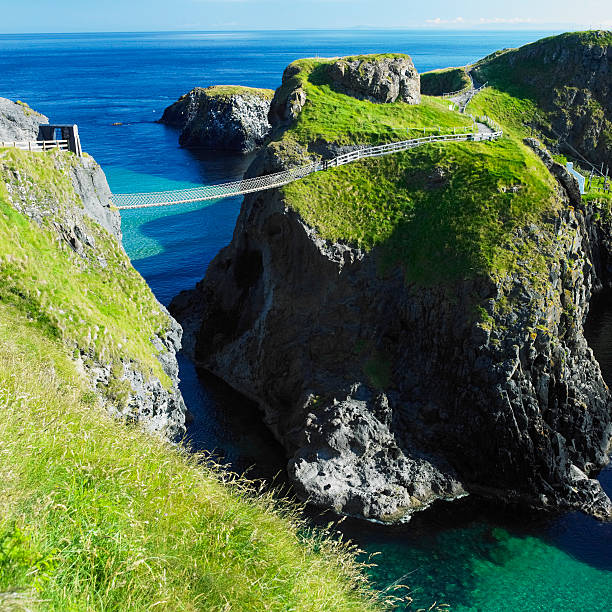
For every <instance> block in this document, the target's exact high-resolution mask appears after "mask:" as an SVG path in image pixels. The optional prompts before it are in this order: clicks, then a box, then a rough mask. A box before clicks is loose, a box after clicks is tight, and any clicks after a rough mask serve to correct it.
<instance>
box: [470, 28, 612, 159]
mask: <svg viewBox="0 0 612 612" xmlns="http://www.w3.org/2000/svg"><path fill="white" fill-rule="evenodd" d="M610 45H612V32H607V31H603V30H593V31H587V32H571V33H566V34H561V35H560V36H552V37H549V38H544V39H542V40H539V41H537V42H534V43H531V44H529V45H525V46H524V47H521V48H520V49H510V50H506V51H505V52H503V53H498V54H493V55H491V56H489V57H487V58H485V59H484V60H481V61H480V62H478V63H477V64H476V65H475V69H474V70H475V74H476V75H477V76H478V78H479V79H480V80H482V81H488V82H489V84H490V85H492V86H493V88H494V89H495V90H496V91H497V92H499V93H500V94H503V95H504V96H505V98H501V97H498V102H497V103H498V108H497V110H498V111H500V112H501V113H502V114H506V115H508V114H511V115H512V119H511V121H510V123H512V124H514V126H518V125H521V124H522V125H523V126H524V127H525V128H527V127H528V128H529V130H532V129H533V130H535V131H536V132H538V133H539V137H540V138H541V139H542V140H543V141H544V142H545V143H546V144H548V145H549V146H551V145H553V144H558V141H559V135H558V134H557V133H556V132H555V131H554V130H553V129H552V125H551V124H552V123H553V119H554V120H555V123H557V124H562V125H564V126H565V130H564V131H568V132H570V133H571V132H572V131H573V130H574V128H576V130H578V131H577V133H576V134H574V137H575V138H576V140H577V141H580V134H579V132H580V127H579V124H580V123H585V122H586V123H590V124H592V125H593V126H598V131H599V130H600V131H601V137H600V139H601V140H603V147H604V149H605V150H607V151H611V150H612V121H610V119H609V117H607V116H606V111H605V109H604V106H603V105H602V103H603V101H604V98H603V97H602V96H604V95H605V94H602V93H601V91H599V93H598V91H597V90H598V86H597V85H598V84H597V83H595V86H594V87H591V85H589V84H588V83H587V82H586V80H585V79H586V78H587V73H588V69H585V66H584V61H583V54H584V50H585V49H586V48H590V47H594V46H597V47H600V48H601V50H602V52H603V51H604V50H605V49H606V48H607V47H609V46H610ZM560 54H563V57H564V60H563V61H558V60H557V59H556V58H558V57H559V56H560ZM585 70H586V71H587V72H586V73H585ZM599 89H600V90H601V88H599ZM604 91H605V90H604ZM490 95H491V94H490ZM510 98H512V99H514V100H510ZM512 105H513V106H514V108H509V106H512ZM500 107H501V108H500ZM504 107H505V108H504ZM568 109H571V112H568ZM521 112H524V115H521ZM575 117H581V121H580V122H577V123H578V125H577V126H574V121H575V120H574V118H575ZM570 140H571V138H570ZM583 154H584V151H583Z"/></svg>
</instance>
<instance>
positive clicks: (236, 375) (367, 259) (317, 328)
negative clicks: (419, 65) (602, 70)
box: [171, 60, 612, 522]
mask: <svg viewBox="0 0 612 612" xmlns="http://www.w3.org/2000/svg"><path fill="white" fill-rule="evenodd" d="M335 61H336V60H302V61H300V62H296V63H295V64H292V65H291V66H290V67H289V68H288V69H287V70H286V71H285V75H284V77H283V85H282V86H281V88H279V90H278V91H277V92H276V95H275V99H274V102H273V104H272V110H271V113H270V117H271V119H272V121H273V127H274V132H273V134H274V140H273V142H271V143H270V144H269V145H268V146H267V147H266V149H265V150H263V151H262V152H261V153H260V154H259V156H258V158H257V159H256V160H255V162H254V163H253V166H252V167H251V170H250V173H251V174H263V173H266V172H270V171H273V170H276V169H281V168H283V167H290V166H292V165H298V164H302V163H306V162H307V161H313V160H316V159H320V158H321V156H325V155H329V153H330V152H334V151H339V150H342V149H343V148H344V149H346V148H351V147H356V146H360V145H363V144H365V143H368V144H369V143H376V142H384V141H386V140H389V139H391V138H390V136H391V135H392V134H393V132H392V130H390V129H389V128H390V127H397V128H402V126H403V125H409V126H415V125H417V126H419V125H420V126H424V127H426V126H428V125H429V123H428V121H432V122H433V124H434V125H441V126H445V125H449V126H451V125H453V123H452V121H455V122H457V121H460V120H461V116H460V115H457V114H451V115H448V114H447V113H448V112H449V111H448V106H446V107H445V105H444V103H443V102H442V101H438V100H435V99H432V98H428V97H426V96H423V98H422V100H421V103H420V104H416V105H411V104H406V103H404V102H402V101H395V102H392V103H386V104H385V103H382V104H381V103H377V102H373V101H372V100H370V99H367V98H366V99H364V97H363V96H359V97H355V96H350V95H347V94H346V93H342V92H340V91H337V90H336V89H335V88H334V87H333V83H331V82H330V79H331V75H330V68H329V66H330V64H332V63H333V62H335ZM499 95H505V94H499ZM487 96H493V97H477V100H475V103H478V104H480V105H481V108H483V110H485V111H486V112H488V114H489V115H490V116H492V117H493V118H494V119H496V120H497V121H499V122H500V123H501V124H502V125H503V126H504V129H505V131H506V136H505V137H504V138H503V139H501V140H500V141H497V142H491V143H452V144H439V145H428V146H426V147H420V148H418V149H415V150H413V151H410V152H405V153H398V154H394V155H392V156H387V157H383V158H379V159H371V160H363V161H359V162H356V163H353V164H350V165H347V166H343V167H340V168H334V169H332V170H328V171H326V172H320V173H316V174H314V175H311V176H309V177H307V178H305V179H302V180H300V181H297V182H295V183H292V184H290V185H288V186H286V187H284V188H282V189H279V190H274V191H269V192H265V193H260V194H254V195H250V196H247V197H246V198H245V201H244V204H243V206H242V209H241V213H240V216H239V219H238V222H237V225H236V229H235V232H234V236H233V239H232V242H231V244H230V245H229V246H228V247H226V248H225V249H223V250H222V251H221V252H220V253H219V255H218V256H217V257H216V258H215V260H214V261H213V262H212V263H211V265H210V266H209V268H208V271H207V273H206V277H205V278H204V280H203V281H202V282H200V283H199V284H198V286H197V287H196V289H195V290H193V291H191V292H186V293H183V294H181V295H179V296H178V297H177V298H176V299H175V300H174V301H173V303H172V305H171V311H172V312H173V313H174V314H175V316H177V318H178V319H179V320H180V321H181V322H183V324H184V326H185V330H186V336H187V337H186V347H187V349H188V350H190V351H191V352H192V354H193V355H194V356H195V358H196V360H197V361H198V363H200V364H201V365H202V366H204V367H205V368H207V369H209V370H210V371H212V372H213V373H215V374H217V375H218V376H220V377H222V378H223V379H224V380H226V381H227V382H229V383H230V384H231V385H232V386H233V387H235V388H236V389H238V390H239V391H241V392H243V393H245V394H246V395H248V396H249V397H251V398H253V399H255V400H256V401H257V402H258V403H259V405H260V407H261V408H262V410H263V412H264V416H265V420H266V422H267V423H268V425H269V426H270V427H271V429H272V431H273V432H274V433H275V434H276V436H277V437H278V439H279V440H280V441H281V442H282V443H283V445H284V446H285V448H286V450H287V454H288V457H289V464H288V471H289V474H290V476H291V478H292V479H293V481H294V483H295V485H296V489H297V491H298V492H299V493H300V495H301V496H302V497H303V498H304V499H308V500H310V501H312V502H313V503H315V504H317V505H320V506H323V507H329V508H333V509H335V510H336V511H338V512H343V513H347V514H351V515H356V516H360V517H364V518H367V519H370V520H376V521H385V522H398V521H399V522H401V521H406V520H409V518H410V515H411V514H412V513H414V512H416V511H419V510H423V509H424V508H427V507H428V506H429V505H430V504H432V503H433V502H434V501H436V500H439V499H445V500H452V499H457V498H459V497H462V496H464V495H466V494H478V495H482V496H488V497H493V498H496V499H501V500H504V501H507V502H509V503H518V504H523V505H527V506H530V507H535V508H542V509H549V510H551V509H553V510H554V509H567V508H574V509H581V510H583V511H585V512H587V513H590V514H592V515H593V516H597V517H599V518H602V519H610V518H611V516H612V504H611V503H610V500H609V499H608V497H607V496H606V495H605V493H604V492H603V490H602V489H601V486H600V485H599V483H598V482H597V480H595V479H594V476H595V475H596V474H597V472H598V470H599V469H601V468H602V467H603V466H604V465H605V464H606V462H607V460H608V456H607V453H608V451H609V449H610V441H611V437H612V413H611V403H610V393H609V390H608V387H607V386H606V384H605V382H604V381H603V379H602V377H601V373H600V369H599V366H598V364H597V362H596V361H595V359H594V357H593V354H592V352H591V350H590V349H589V347H588V345H587V343H586V341H585V339H584V336H583V333H582V326H583V323H584V320H585V317H586V314H587V312H588V304H589V299H590V297H591V295H592V294H593V292H594V291H596V290H598V289H599V288H601V287H602V286H604V285H610V283H611V281H612V277H611V276H610V271H611V268H610V261H612V260H611V259H610V251H609V235H610V224H609V218H610V217H609V215H608V214H607V213H606V214H603V213H602V209H601V208H600V207H601V206H604V207H605V203H603V204H602V203H601V202H583V201H582V200H581V198H580V194H579V193H578V190H577V186H576V184H575V182H573V179H572V178H571V176H568V175H567V173H566V172H565V171H564V169H563V167H561V166H560V165H559V164H556V162H554V161H553V159H552V158H551V157H550V155H549V154H548V153H547V152H546V150H545V148H544V147H543V145H541V144H540V143H539V142H537V141H525V142H524V141H523V139H524V138H525V136H527V135H528V131H527V130H526V129H523V130H522V131H521V130H519V128H518V127H517V126H516V125H515V124H512V125H509V126H507V125H505V124H504V121H505V119H507V117H505V116H504V115H503V114H501V113H499V112H497V111H498V109H499V104H498V103H499V98H498V97H495V92H493V93H491V92H488V93H487ZM503 99H505V98H503ZM360 117H368V119H369V120H368V121H367V122H365V121H364V122H363V123H362V122H361V121H360ZM404 122H405V123H404ZM455 125H457V124H456V123H455ZM404 133H405V132H404ZM395 139H398V138H397V134H395Z"/></svg>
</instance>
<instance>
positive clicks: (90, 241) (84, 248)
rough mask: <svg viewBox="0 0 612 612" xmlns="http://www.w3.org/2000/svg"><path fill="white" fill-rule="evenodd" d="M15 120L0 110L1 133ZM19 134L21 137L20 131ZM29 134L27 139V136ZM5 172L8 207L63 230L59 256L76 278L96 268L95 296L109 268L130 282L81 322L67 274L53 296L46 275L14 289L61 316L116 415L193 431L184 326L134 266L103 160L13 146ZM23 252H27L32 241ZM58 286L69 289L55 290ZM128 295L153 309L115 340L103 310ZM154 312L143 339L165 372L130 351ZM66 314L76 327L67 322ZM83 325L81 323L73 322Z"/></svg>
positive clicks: (167, 431) (84, 312)
mask: <svg viewBox="0 0 612 612" xmlns="http://www.w3.org/2000/svg"><path fill="white" fill-rule="evenodd" d="M13 123H14V122H13V120H12V119H6V118H5V117H0V130H1V129H5V130H7V129H11V130H13V127H12V125H13ZM7 124H8V127H7ZM3 126H4V128H3ZM11 134H12V135H13V136H16V135H17V133H16V132H15V131H14V130H13V131H12V132H11ZM21 135H22V136H25V133H22V134H21ZM41 164H43V165H44V167H45V172H46V174H44V175H43V176H45V177H46V179H47V181H46V182H45V181H43V180H42V179H41V178H40V176H39V174H38V173H37V172H38V171H37V169H38V168H39V167H40V165H41ZM0 179H1V180H2V183H3V188H4V190H5V193H6V197H5V201H6V204H7V205H8V206H10V207H12V208H13V209H14V210H15V211H17V213H19V214H20V215H22V216H23V218H25V219H27V220H28V221H29V222H30V223H31V224H33V225H34V226H37V227H38V228H41V229H42V230H43V231H45V232H49V233H50V234H51V235H52V236H53V237H54V238H53V239H54V243H55V245H56V249H57V252H58V257H60V258H62V259H61V261H62V262H65V259H64V258H66V257H67V258H68V259H69V261H70V262H71V263H70V269H71V270H73V271H74V273H75V275H78V274H82V273H84V272H85V273H86V274H88V275H89V276H88V278H90V279H91V281H92V282H91V287H87V289H86V291H87V292H90V291H91V292H92V293H93V294H94V295H95V291H96V290H95V285H94V283H100V284H102V285H104V284H107V283H109V282H110V279H109V275H112V277H113V282H119V283H120V285H121V287H122V288H123V293H121V294H120V295H117V296H116V300H115V302H116V303H115V304H113V305H107V304H98V303H97V301H96V300H98V299H101V298H98V297H96V298H94V300H93V301H90V302H87V304H88V305H87V306H85V307H84V308H83V309H80V310H79V311H78V312H79V313H80V314H79V315H78V316H79V317H82V320H80V321H77V320H75V315H74V314H69V313H68V312H66V305H65V302H62V301H60V300H62V299H64V296H65V295H69V294H70V292H71V291H73V289H72V287H71V279H70V278H66V279H64V280H63V281H62V282H65V283H67V285H66V287H64V286H63V285H62V286H61V287H59V288H57V289H51V290H50V292H49V293H47V286H49V285H51V283H52V282H53V281H49V280H44V281H43V285H40V286H29V285H28V286H27V287H26V286H24V287H22V288H19V290H17V289H15V290H14V291H17V293H18V294H19V295H20V296H21V298H20V299H23V300H25V302H26V303H27V304H28V308H30V309H33V312H35V313H36V316H41V317H43V318H44V320H46V321H53V323H52V325H54V326H55V328H57V329H58V330H64V331H58V332H57V333H58V334H59V335H61V336H63V339H64V341H65V343H66V344H68V345H69V346H70V348H71V350H72V351H73V355H74V358H75V359H77V360H78V362H79V363H80V365H81V367H82V370H83V371H84V372H85V374H86V375H87V377H88V379H89V380H90V382H91V385H92V389H93V390H94V391H95V392H96V395H97V396H98V397H99V398H100V399H101V401H103V403H104V404H105V405H106V407H107V409H108V410H109V412H111V413H112V414H116V415H119V416H122V417H124V418H126V419H128V420H131V421H138V422H139V423H140V424H141V426H142V427H143V428H144V429H146V430H149V431H151V432H157V433H159V434H161V435H164V436H166V437H167V438H169V439H175V438H177V437H179V436H181V435H182V434H183V433H184V431H185V419H186V414H187V410H186V407H185V403H184V401H183V397H182V395H181V392H180V390H179V387H178V383H179V378H178V364H177V361H176V353H177V352H178V351H179V349H180V346H181V335H182V328H181V327H180V325H179V324H178V323H177V322H176V321H175V320H174V319H173V318H172V317H171V316H170V315H169V314H168V312H167V311H166V309H165V308H164V307H163V306H162V305H161V304H160V303H159V302H157V300H155V298H154V297H153V295H152V294H151V293H150V290H149V289H148V288H147V287H146V285H145V283H144V281H143V280H142V279H141V278H140V277H139V276H138V274H137V273H136V272H135V270H133V269H132V267H131V264H130V262H129V259H128V257H127V255H126V254H125V252H124V250H123V246H122V244H121V218H120V215H119V211H118V210H117V209H116V208H113V207H112V203H111V192H110V189H109V187H108V183H107V181H106V177H105V175H104V172H103V171H102V169H101V167H100V166H99V165H98V164H97V163H96V162H95V161H94V159H93V158H91V157H90V156H88V155H84V156H83V157H82V158H78V157H76V156H74V155H72V154H70V153H68V152H59V151H55V152H49V153H28V152H25V151H16V150H14V149H10V148H9V149H5V150H4V152H3V153H0ZM20 240H22V241H25V240H26V238H23V237H22V238H21V239H20ZM23 251H24V253H27V252H28V251H27V245H26V246H24V249H23ZM10 257H11V256H10V255H5V256H4V258H3V259H2V261H0V275H2V278H3V283H4V285H3V286H4V287H5V288H6V287H10V284H11V274H10V271H7V270H8V268H5V267H4V266H5V265H6V266H9V267H10V262H11V259H10ZM52 258H53V255H49V254H46V255H45V259H44V260H41V262H40V265H39V266H38V267H39V269H40V272H41V275H42V277H43V278H45V279H46V278H47V277H45V274H46V275H48V277H50V278H53V274H54V271H46V270H47V266H54V265H58V266H59V265H60V264H57V263H54V261H55V260H53V259H52ZM49 259H51V260H49ZM63 265H65V264H63ZM7 274H8V277H7V276H6V275H7ZM118 277H122V278H118ZM58 282H59V281H58ZM32 283H34V280H32ZM56 293H57V294H60V296H58V297H56ZM2 299H4V296H3V297H2ZM73 299H74V300H75V301H76V302H78V303H80V302H81V301H82V300H83V299H84V298H83V296H81V295H76V296H74V298H73ZM85 299H86V298H85ZM121 300H126V301H129V302H132V303H133V302H134V301H136V300H142V302H141V304H142V306H141V308H142V307H146V308H147V310H146V311H142V310H141V311H140V318H141V319H142V320H141V321H134V322H133V325H134V327H133V328H130V329H129V330H128V329H126V330H124V331H123V332H122V333H123V334H125V337H121V338H119V339H113V340H111V339H110V334H109V330H108V329H107V328H105V327H104V324H103V323H101V322H100V320H99V316H97V315H96V312H98V311H96V310H95V308H98V307H99V308H101V309H107V308H111V309H112V308H115V307H117V308H119V309H120V308H121V306H120V304H121ZM32 304H36V306H33V305H32ZM118 304H119V306H117V305H118ZM75 312H76V311H75ZM147 317H155V320H156V321H159V325H157V324H156V325H155V329H156V331H155V332H154V333H153V334H152V335H151V336H150V337H146V338H144V339H143V340H144V341H143V342H142V345H145V346H147V343H149V345H148V347H147V350H148V352H149V353H150V354H151V355H154V356H152V357H151V360H154V359H156V360H157V361H158V364H159V371H160V374H157V375H156V374H155V373H154V372H153V371H152V370H151V369H150V366H144V365H143V363H142V362H141V360H140V359H139V356H138V355H135V354H130V353H129V351H128V352H126V350H125V349H123V345H125V344H126V343H127V342H128V340H127V338H128V336H129V335H130V334H143V333H147V332H146V331H145V330H146V329H147V326H146V325H143V321H144V319H145V318H147ZM66 319H69V320H70V322H71V325H69V326H66ZM77 322H78V325H72V323H77ZM65 328H67V329H65ZM97 337H103V338H104V341H103V342H102V348H99V346H98V347H97V348H94V346H95V345H96V339H97ZM142 345H141V346H142ZM162 378H163V379H164V380H162Z"/></svg>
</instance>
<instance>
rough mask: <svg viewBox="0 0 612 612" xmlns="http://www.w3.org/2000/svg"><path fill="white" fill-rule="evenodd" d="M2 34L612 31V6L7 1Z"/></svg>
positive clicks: (357, 0) (546, 0) (512, 0)
mask: <svg viewBox="0 0 612 612" xmlns="http://www.w3.org/2000/svg"><path fill="white" fill-rule="evenodd" d="M0 15H1V20H0V32H2V33H26V32H100V31H106V32H118V31H157V30H228V29H229V30H249V29H271V30H274V29H309V28H352V27H373V28H379V27H383V28H386V27H395V28H432V29H476V28H482V29H489V30H494V29H537V30H543V29H566V30H571V29H578V28H581V29H582V28H588V27H597V28H607V29H612V1H611V0H555V1H550V0H506V1H505V2H490V1H484V0H463V1H462V2H452V1H449V0H425V1H420V2H414V1H412V2H411V1H410V0H0Z"/></svg>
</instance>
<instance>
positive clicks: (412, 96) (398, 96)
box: [328, 55, 421, 104]
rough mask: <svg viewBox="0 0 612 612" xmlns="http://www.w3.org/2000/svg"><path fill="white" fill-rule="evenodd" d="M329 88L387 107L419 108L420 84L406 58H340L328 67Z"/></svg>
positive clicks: (416, 74) (417, 75)
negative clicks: (413, 106)
mask: <svg viewBox="0 0 612 612" xmlns="http://www.w3.org/2000/svg"><path fill="white" fill-rule="evenodd" d="M328 74H329V77H330V79H331V82H332V87H333V88H334V89H337V90H338V91H340V92H342V93H345V94H347V95H349V96H353V97H355V98H359V99H361V100H370V101H371V102H379V103H382V104H388V103H391V102H397V101H401V102H406V103H407V104H419V102H420V101H421V81H420V77H419V73H418V72H417V69H416V68H415V67H414V64H413V63H412V59H411V58H410V57H409V56H408V55H405V56H398V55H394V56H391V57H385V56H378V55H371V56H368V55H365V56H360V57H357V58H350V57H346V58H341V59H339V60H338V61H336V62H333V63H332V64H330V66H329V68H328Z"/></svg>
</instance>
